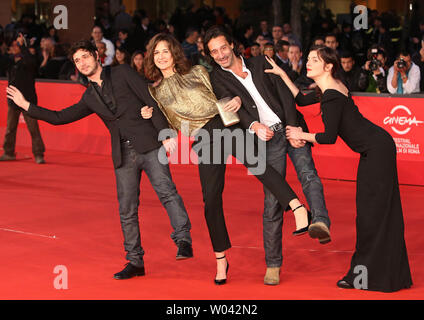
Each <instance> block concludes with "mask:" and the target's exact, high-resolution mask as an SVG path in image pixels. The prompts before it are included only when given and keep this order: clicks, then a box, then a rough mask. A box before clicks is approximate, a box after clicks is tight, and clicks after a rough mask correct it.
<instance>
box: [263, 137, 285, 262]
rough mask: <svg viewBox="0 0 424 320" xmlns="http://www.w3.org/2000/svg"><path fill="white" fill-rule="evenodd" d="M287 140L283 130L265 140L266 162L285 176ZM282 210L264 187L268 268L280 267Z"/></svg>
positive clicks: (264, 223) (265, 245) (264, 227)
mask: <svg viewBox="0 0 424 320" xmlns="http://www.w3.org/2000/svg"><path fill="white" fill-rule="evenodd" d="M286 153H287V140H286V137H285V135H284V133H283V132H275V133H274V137H273V138H272V139H271V140H269V141H268V142H267V146H266V162H267V165H269V166H271V167H272V168H274V170H276V171H277V172H278V173H279V174H281V176H283V177H285V176H286ZM283 212H284V209H283V208H282V207H281V205H280V203H279V202H278V200H277V198H276V197H275V196H274V195H273V194H272V193H271V192H270V191H269V189H268V188H266V187H264V213H263V241H264V249H265V262H266V265H267V267H268V268H279V267H281V264H282V260H283V253H282V250H283V249H282V238H283V234H282V227H283Z"/></svg>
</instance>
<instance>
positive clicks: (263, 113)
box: [221, 57, 281, 130]
mask: <svg viewBox="0 0 424 320" xmlns="http://www.w3.org/2000/svg"><path fill="white" fill-rule="evenodd" d="M240 58H241V61H242V65H243V72H246V73H247V77H246V78H245V79H243V78H242V77H240V76H238V75H237V74H235V73H234V72H233V71H232V70H230V69H226V68H224V67H222V66H221V68H222V69H223V70H225V71H228V72H231V73H232V74H233V75H234V76H235V77H236V79H237V80H238V81H240V83H241V84H242V85H243V86H244V87H245V88H246V90H247V92H249V94H250V96H251V97H252V99H253V101H254V102H255V104H256V107H257V108H258V113H259V122H260V123H263V124H265V125H267V126H268V127H270V126H272V125H274V124H277V123H279V122H281V120H280V118H278V116H277V115H276V114H275V113H274V111H272V109H271V108H270V107H269V106H268V104H267V103H266V102H265V100H264V98H262V96H261V94H260V93H259V91H258V89H256V86H255V84H254V83H253V78H252V73H251V72H250V70H249V69H247V68H246V64H245V63H244V59H243V58H242V57H240ZM253 123H254V122H252V123H251V124H250V126H249V130H250V127H251V126H252V124H253Z"/></svg>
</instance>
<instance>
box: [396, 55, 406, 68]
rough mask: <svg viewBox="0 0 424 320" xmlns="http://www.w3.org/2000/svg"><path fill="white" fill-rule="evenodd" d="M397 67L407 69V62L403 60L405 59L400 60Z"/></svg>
mask: <svg viewBox="0 0 424 320" xmlns="http://www.w3.org/2000/svg"><path fill="white" fill-rule="evenodd" d="M397 67H398V68H399V69H403V68H406V62H405V60H403V58H400V59H399V61H398V62H397Z"/></svg>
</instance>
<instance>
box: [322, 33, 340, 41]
mask: <svg viewBox="0 0 424 320" xmlns="http://www.w3.org/2000/svg"><path fill="white" fill-rule="evenodd" d="M328 37H334V38H335V39H336V41H338V40H337V35H336V34H335V33H327V34H326V35H325V37H324V41H325V40H327V38H328Z"/></svg>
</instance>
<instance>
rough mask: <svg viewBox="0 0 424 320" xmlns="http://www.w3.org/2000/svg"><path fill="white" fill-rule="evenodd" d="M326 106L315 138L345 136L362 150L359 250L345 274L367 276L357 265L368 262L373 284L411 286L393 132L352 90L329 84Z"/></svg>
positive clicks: (310, 99) (304, 99) (378, 287)
mask: <svg viewBox="0 0 424 320" xmlns="http://www.w3.org/2000/svg"><path fill="white" fill-rule="evenodd" d="M296 102H297V104H298V105H299V106H304V105H308V104H312V103H317V102H318V99H317V98H316V95H315V93H311V94H308V95H306V96H304V95H303V94H301V93H299V94H298V95H297V97H296ZM321 111H322V120H323V123H324V127H325V132H322V133H317V134H316V136H315V138H316V141H317V142H318V143H320V144H332V143H335V142H336V139H337V136H340V138H342V139H343V141H344V142H345V143H346V144H347V145H348V146H349V148H351V149H352V150H353V151H354V152H357V153H360V155H361V156H360V160H359V166H358V172H357V184H356V210H357V216H356V250H355V252H354V254H353V256H352V261H351V266H350V270H349V272H348V273H347V274H346V276H345V277H344V278H343V280H345V281H346V282H348V283H349V284H351V285H352V286H353V285H354V284H355V278H356V277H358V276H359V275H361V276H363V272H362V270H363V269H361V268H362V267H358V269H356V270H355V267H356V266H365V267H366V268H367V269H366V270H367V273H368V288H367V289H368V290H372V291H383V292H393V291H397V290H400V289H403V288H409V287H410V286H411V285H412V279H411V272H410V269H409V262H408V256H407V251H406V245H405V239H404V222H403V214H402V205H401V200H400V193H399V183H398V176H397V167H396V145H395V143H394V141H393V138H392V137H391V136H390V135H389V134H388V133H387V132H386V131H385V130H384V129H382V128H380V127H379V126H377V125H375V124H374V123H372V122H371V121H369V120H368V119H366V118H364V117H363V116H362V114H361V113H360V112H359V110H358V108H357V107H356V105H355V104H354V101H353V100H352V98H351V96H350V93H349V97H347V96H345V95H344V94H342V93H341V92H339V91H337V90H334V89H327V90H326V91H325V92H324V94H323V96H322V99H321ZM356 283H358V281H357V282H356ZM359 283H361V282H359ZM364 289H366V288H364Z"/></svg>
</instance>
